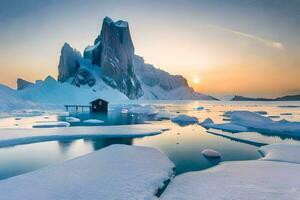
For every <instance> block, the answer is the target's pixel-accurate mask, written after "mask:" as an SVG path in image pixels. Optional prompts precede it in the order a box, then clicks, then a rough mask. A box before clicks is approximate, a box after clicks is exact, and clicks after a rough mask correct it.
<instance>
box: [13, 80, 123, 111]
mask: <svg viewBox="0 0 300 200" xmlns="http://www.w3.org/2000/svg"><path fill="white" fill-rule="evenodd" d="M18 95H19V96H20V97H21V98H22V99H26V100H30V101H32V102H36V103H41V104H54V105H64V104H83V105H85V104H88V103H89V102H91V101H92V100H95V99H97V98H101V99H105V100H109V101H110V102H111V101H114V100H127V99H128V98H127V97H126V96H125V95H123V94H122V93H120V92H119V91H117V90H115V89H112V88H111V87H109V86H107V85H106V84H105V83H104V82H98V83H97V84H96V85H94V86H93V87H91V88H90V87H76V86H73V85H70V84H69V83H60V82H57V81H56V80H55V79H53V78H52V77H50V76H49V77H47V78H46V79H45V81H43V82H42V83H40V84H35V85H34V86H32V87H30V88H26V89H24V90H21V91H20V92H19V93H18Z"/></svg>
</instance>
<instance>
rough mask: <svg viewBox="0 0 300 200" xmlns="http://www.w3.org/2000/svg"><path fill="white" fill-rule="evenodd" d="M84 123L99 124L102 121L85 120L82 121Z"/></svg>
mask: <svg viewBox="0 0 300 200" xmlns="http://www.w3.org/2000/svg"><path fill="white" fill-rule="evenodd" d="M83 122H84V123H89V124H101V123H103V122H104V121H102V120H99V119H87V120H84V121H83Z"/></svg>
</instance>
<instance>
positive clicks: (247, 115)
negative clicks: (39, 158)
mask: <svg viewBox="0 0 300 200" xmlns="http://www.w3.org/2000/svg"><path fill="white" fill-rule="evenodd" d="M230 117H231V122H232V123H235V124H237V125H240V126H244V127H247V128H249V129H253V130H255V131H258V132H266V133H272V134H280V135H290V136H299V135H300V122H290V121H287V120H285V121H273V120H272V119H270V118H269V117H264V116H261V115H258V114H256V113H253V112H250V111H234V112H231V113H230Z"/></svg>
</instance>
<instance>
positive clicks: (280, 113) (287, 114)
mask: <svg viewBox="0 0 300 200" xmlns="http://www.w3.org/2000/svg"><path fill="white" fill-rule="evenodd" d="M280 115H293V113H280Z"/></svg>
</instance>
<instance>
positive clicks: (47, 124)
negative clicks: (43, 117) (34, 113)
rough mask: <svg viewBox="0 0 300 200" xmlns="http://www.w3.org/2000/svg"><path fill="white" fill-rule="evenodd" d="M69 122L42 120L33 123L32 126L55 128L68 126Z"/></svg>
mask: <svg viewBox="0 0 300 200" xmlns="http://www.w3.org/2000/svg"><path fill="white" fill-rule="evenodd" d="M68 126H70V123H69V122H64V121H58V122H40V123H35V124H33V125H32V128H54V127H68Z"/></svg>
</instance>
